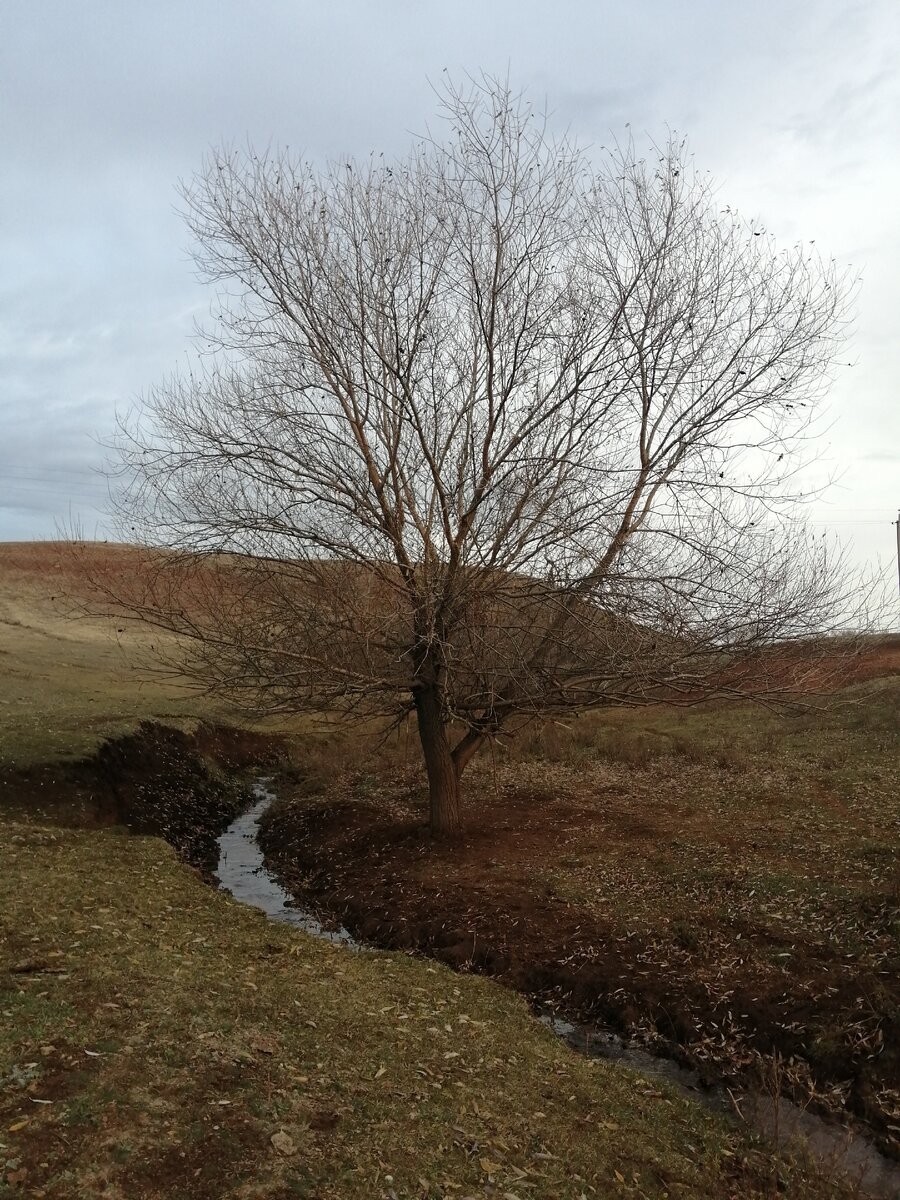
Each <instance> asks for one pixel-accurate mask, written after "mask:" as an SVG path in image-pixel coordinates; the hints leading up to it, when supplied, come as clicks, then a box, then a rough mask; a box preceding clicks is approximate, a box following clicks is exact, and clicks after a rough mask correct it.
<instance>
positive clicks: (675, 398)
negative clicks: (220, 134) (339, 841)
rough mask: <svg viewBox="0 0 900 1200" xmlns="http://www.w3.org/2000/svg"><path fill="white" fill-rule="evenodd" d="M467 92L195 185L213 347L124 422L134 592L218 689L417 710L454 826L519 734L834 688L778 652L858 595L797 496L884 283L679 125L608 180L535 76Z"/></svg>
mask: <svg viewBox="0 0 900 1200" xmlns="http://www.w3.org/2000/svg"><path fill="white" fill-rule="evenodd" d="M442 96H443V99H442V115H443V117H444V118H446V121H447V124H448V126H449V130H448V136H447V138H446V140H439V139H436V138H434V137H432V136H427V137H424V138H422V139H421V140H419V142H418V143H417V144H416V145H415V147H414V149H413V150H412V152H411V154H410V155H409V157H408V158H406V159H405V160H403V161H400V162H394V163H391V164H389V163H388V162H387V161H386V160H384V159H383V158H382V157H381V156H378V157H374V156H373V157H371V158H370V159H368V160H367V161H365V162H355V161H346V162H339V163H337V164H335V165H332V166H330V167H328V168H327V169H324V170H318V169H316V168H314V167H313V166H311V165H309V164H308V163H305V162H303V161H300V160H298V159H296V158H294V157H292V156H291V155H290V154H287V153H283V154H282V153H278V154H274V153H269V154H266V155H263V156H257V155H255V154H253V153H246V154H241V153H237V152H234V151H232V150H223V151H221V152H217V153H215V154H213V156H212V157H211V158H210V160H209V161H208V162H207V164H206V166H205V169H204V170H203V172H202V173H201V174H200V175H199V177H198V178H197V179H196V181H195V182H194V183H193V184H191V185H190V186H189V187H187V188H185V189H184V191H183V195H184V197H185V200H186V204H187V217H188V222H189V225H190V228H191V230H192V231H193V234H194V235H195V237H196V244H197V250H196V260H197V262H198V264H199V266H200V268H201V270H202V273H203V275H204V277H205V278H206V279H207V280H209V281H211V282H212V283H214V284H216V285H218V289H219V304H218V308H219V311H218V312H217V313H216V317H217V325H216V329H215V332H213V333H210V334H208V335H207V338H208V342H209V346H210V348H211V350H212V353H211V354H209V355H207V356H205V357H204V356H201V359H200V364H199V366H198V368H197V370H196V372H195V373H193V374H190V375H189V376H187V377H182V378H174V379H171V380H169V381H167V382H166V383H164V384H163V385H162V386H160V387H159V388H157V389H156V390H154V391H153V392H152V393H151V394H150V395H149V396H148V397H147V398H146V401H145V403H144V405H143V410H142V412H141V414H140V415H139V417H138V418H137V419H136V420H134V421H132V422H131V423H130V424H128V425H127V427H126V429H125V430H124V432H123V438H122V444H121V449H122V453H123V456H124V459H123V461H124V465H125V470H126V476H127V478H128V479H129V480H130V484H129V486H128V488H126V489H125V491H124V492H123V494H122V495H121V497H120V507H119V512H120V515H121V518H122V523H123V527H124V528H125V529H126V530H127V531H128V539H129V540H131V541H134V540H143V541H144V542H145V543H146V544H148V545H157V546H159V545H163V546H167V547H169V548H170V552H169V553H167V554H166V555H158V556H157V557H156V558H155V559H154V561H155V562H156V563H157V564H158V565H160V566H164V567H165V570H159V571H152V572H149V573H146V574H144V575H143V576H142V583H141V584H140V587H139V588H137V590H134V591H132V592H131V594H130V596H129V598H128V600H127V601H126V603H127V606H129V607H130V608H131V610H132V611H133V612H137V613H139V614H141V615H143V616H145V617H146V618H148V619H151V620H154V621H156V622H157V623H159V624H161V625H164V626H165V627H167V628H169V629H174V630H175V631H176V632H177V633H179V634H180V635H183V639H182V640H183V643H184V644H185V645H186V646H187V647H188V652H189V654H190V661H189V665H188V667H187V669H189V670H190V671H192V672H193V673H194V674H195V675H196V676H197V677H199V678H200V679H202V680H203V681H205V683H206V684H207V685H208V686H209V687H211V688H213V689H215V690H219V691H221V692H223V693H226V694H228V695H230V696H232V697H237V698H238V699H242V700H245V701H247V702H248V703H254V704H256V705H262V706H264V707H267V708H269V709H272V710H276V711H285V712H287V711H298V710H310V709H317V710H323V709H327V710H329V711H331V712H335V713H344V714H363V715H372V714H380V715H385V714H387V715H390V716H394V717H396V718H398V719H400V718H402V717H404V716H405V715H406V714H408V713H411V712H413V711H414V712H415V715H416V718H417V726H418V733H419V737H420V739H421V744H422V751H423V756H424V762H425V767H426V770H427V775H428V781H429V790H430V800H431V808H430V812H431V827H432V830H433V831H434V832H435V833H436V834H445V833H450V832H453V831H455V830H457V829H458V828H459V827H460V786H459V780H460V776H461V773H462V771H463V769H464V767H465V766H466V764H467V762H468V761H469V760H470V759H471V757H472V755H473V754H474V753H475V752H476V751H477V750H478V748H479V747H480V746H481V745H482V744H483V742H484V741H485V739H487V738H489V737H491V736H493V735H494V734H496V732H497V731H498V730H499V729H500V728H501V727H502V726H504V725H506V724H508V723H509V722H511V721H513V720H515V719H518V718H522V717H523V716H524V717H530V716H534V715H540V714H548V713H559V712H565V711H572V710H578V709H583V708H586V707H591V706H600V705H609V704H635V703H650V702H655V701H671V700H677V699H682V700H687V699H691V700H696V699H698V698H701V697H705V696H710V695H734V694H740V693H742V692H745V691H753V692H755V693H756V694H765V695H771V694H774V693H776V692H778V691H779V690H784V689H785V688H787V687H791V688H797V687H802V686H803V685H804V683H807V684H808V683H809V679H808V678H804V672H806V673H807V675H808V673H809V671H810V670H812V668H811V667H810V665H809V664H810V662H811V661H812V660H811V659H810V657H809V656H808V655H799V656H795V661H794V664H793V666H792V668H791V669H790V670H788V668H787V667H786V666H785V663H786V661H787V659H786V656H785V655H784V654H776V653H774V652H773V647H779V646H783V645H784V644H785V643H796V642H798V641H805V640H808V639H810V638H812V637H817V636H819V635H822V634H823V633H825V632H828V631H833V630H834V629H835V628H836V626H837V625H838V624H839V623H840V620H841V619H842V618H843V617H846V616H847V614H848V611H849V608H850V605H851V602H852V596H851V591H852V588H851V587H850V585H849V584H848V583H847V582H846V579H847V576H846V575H845V573H844V567H843V564H842V563H841V561H840V560H839V559H838V560H834V561H833V560H832V559H831V557H830V555H829V553H828V551H827V550H826V548H825V546H824V543H822V542H821V540H820V539H819V540H817V539H815V538H813V537H811V536H810V535H809V534H808V533H807V532H806V530H805V529H804V527H803V525H802V523H800V522H798V520H797V518H796V514H795V511H794V510H795V503H796V501H797V499H798V497H797V495H796V494H795V492H796V485H795V479H796V475H797V472H798V469H799V467H800V466H801V465H802V464H803V462H804V461H805V449H806V447H807V446H809V445H810V444H811V443H810V441H809V435H810V422H811V420H812V416H813V413H814V411H815V408H816V402H817V401H818V399H819V398H820V395H821V393H822V390H823V387H824V384H825V383H826V382H827V379H828V375H829V370H830V368H831V366H832V365H833V362H834V356H835V353H836V350H837V348H838V347H839V344H840V340H841V337H842V334H843V331H844V326H845V322H846V305H847V301H848V295H849V293H850V292H851V291H852V281H851V280H848V279H847V278H846V277H845V276H843V275H842V274H841V273H840V272H838V271H837V270H836V269H835V267H834V265H833V263H828V262H823V261H821V260H820V259H819V258H818V257H816V256H814V255H811V254H810V252H809V249H808V247H801V246H795V247H793V248H791V249H788V250H781V251H778V250H777V249H776V247H775V245H774V244H773V241H772V239H771V238H770V237H769V236H768V235H767V234H766V233H765V232H764V231H763V230H761V229H759V228H757V227H755V226H754V225H753V224H752V223H750V224H747V223H745V222H743V221H742V220H741V219H740V218H739V217H738V216H737V214H735V213H733V212H732V211H731V210H729V209H727V208H723V207H722V206H721V204H720V203H719V201H718V200H717V197H716V195H715V192H714V189H713V187H712V185H711V184H710V182H709V180H708V179H707V178H706V177H705V176H702V175H700V174H698V173H697V172H696V171H695V169H694V168H693V166H692V164H691V160H690V158H689V156H688V155H687V153H686V151H685V149H684V146H683V144H681V143H679V142H677V141H669V142H668V144H666V145H665V146H664V147H662V148H651V149H650V151H648V153H647V155H646V156H644V157H638V152H637V150H636V148H635V146H634V145H633V144H632V143H631V142H628V143H627V144H624V145H620V146H616V147H614V148H613V149H611V150H609V151H604V154H603V158H602V162H601V163H600V164H599V165H598V164H596V163H595V162H592V161H591V160H589V158H588V157H587V156H586V155H585V153H583V152H582V151H580V150H579V149H578V147H577V146H575V145H574V144H572V143H571V142H570V141H568V140H566V139H565V138H563V139H557V138H554V137H553V136H552V134H551V132H550V130H549V128H548V124H547V121H546V120H545V119H542V118H540V117H539V116H537V115H536V114H535V113H534V112H533V111H532V110H531V108H530V107H529V105H528V103H527V101H526V99H524V98H523V97H521V96H518V95H515V94H513V93H511V92H510V90H509V89H508V87H506V86H505V85H503V84H498V83H496V82H495V81H492V80H489V79H487V80H483V81H481V82H480V83H478V84H474V85H472V86H470V87H467V88H466V89H459V88H456V87H454V86H452V85H450V86H448V88H447V89H446V91H445V92H444V93H443V94H442ZM198 564H200V565H199V566H198ZM135 578H136V576H135ZM802 664H806V665H805V666H804V665H802Z"/></svg>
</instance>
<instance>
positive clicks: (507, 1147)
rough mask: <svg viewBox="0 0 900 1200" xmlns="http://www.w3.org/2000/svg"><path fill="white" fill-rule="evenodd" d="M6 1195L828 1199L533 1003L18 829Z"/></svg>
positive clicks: (9, 937)
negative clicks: (333, 941)
mask: <svg viewBox="0 0 900 1200" xmlns="http://www.w3.org/2000/svg"><path fill="white" fill-rule="evenodd" d="M0 879H2V884H0V905H2V921H3V929H4V934H5V947H4V955H3V957H4V962H3V964H2V966H3V970H2V971H0V1078H2V1079H3V1089H2V1094H0V1119H2V1124H0V1130H2V1132H0V1162H5V1171H4V1176H3V1178H2V1179H0V1195H3V1196H18V1195H28V1196H39V1197H47V1198H54V1200H55V1198H59V1200H63V1198H65V1200H68V1198H70V1197H76V1196H78V1197H82V1196H84V1197H92V1196H98V1197H99V1196H103V1197H109V1198H110V1200H112V1198H117V1197H122V1198H123V1200H124V1198H128V1200H134V1198H136V1197H166V1198H167V1200H173V1198H176V1197H192V1198H202V1197H222V1196H229V1197H230V1196H233V1197H251V1196H252V1197H273V1198H274V1197H277V1198H282V1197H288V1196H308V1197H313V1196H315V1197H319V1198H321V1200H324V1198H325V1197H334V1198H335V1200H351V1198H356V1197H359V1198H360V1200H362V1198H363V1197H365V1198H366V1200H368V1198H370V1197H391V1196H394V1195H396V1196H399V1197H429V1196H434V1197H437V1196H443V1197H446V1198H448V1200H449V1198H450V1197H453V1198H456V1197H468V1196H498V1197H512V1196H516V1197H519V1198H520V1200H525V1198H526V1197H529V1196H534V1197H542V1198H550V1197H573V1198H574V1197H579V1196H582V1195H584V1196H608V1195H622V1196H635V1197H638V1196H659V1197H662V1196H672V1197H675V1196H680V1197H687V1196H691V1197H729V1196H751V1195H761V1196H762V1195H767V1194H770V1190H772V1191H774V1190H778V1192H779V1194H786V1195H789V1196H797V1197H802V1196H810V1197H812V1196H827V1195H831V1194H838V1189H837V1188H836V1187H835V1188H832V1186H831V1185H829V1184H827V1183H825V1182H823V1181H821V1180H818V1181H817V1180H815V1179H806V1178H804V1175H803V1172H802V1171H800V1170H799V1169H798V1168H796V1167H793V1168H792V1167H788V1166H787V1165H786V1164H785V1162H784V1161H783V1160H781V1159H780V1158H773V1157H772V1156H771V1155H769V1154H767V1153H764V1152H762V1151H761V1150H760V1149H759V1148H756V1149H753V1148H752V1147H751V1146H750V1145H749V1144H748V1142H747V1141H746V1140H744V1139H742V1138H739V1137H738V1136H737V1135H735V1134H734V1133H733V1132H731V1131H729V1130H728V1129H727V1128H726V1127H725V1126H724V1125H723V1124H722V1123H721V1122H720V1121H718V1120H717V1119H715V1118H713V1117H712V1116H711V1115H708V1114H707V1113H706V1112H705V1111H704V1110H703V1109H701V1108H700V1107H699V1106H697V1105H696V1104H693V1103H690V1102H688V1101H685V1100H681V1099H679V1098H677V1097H676V1096H674V1095H669V1094H667V1092H666V1091H665V1089H664V1088H658V1087H652V1086H649V1085H648V1084H646V1083H645V1082H643V1081H641V1080H639V1079H636V1078H634V1077H632V1076H631V1075H630V1074H629V1072H628V1071H625V1070H621V1069H619V1068H614V1067H610V1066H606V1065H603V1064H591V1063H590V1062H588V1061H586V1060H583V1059H581V1058H579V1057H578V1056H577V1055H575V1054H573V1053H571V1052H570V1051H568V1050H567V1049H566V1048H565V1047H564V1046H563V1045H561V1044H560V1043H559V1042H558V1041H557V1040H556V1039H555V1038H554V1037H553V1036H552V1035H551V1034H549V1033H548V1032H546V1031H544V1030H543V1029H542V1028H541V1027H540V1026H538V1025H537V1023H536V1022H535V1021H534V1019H533V1018H532V1017H531V1016H530V1015H529V1014H528V1013H527V1011H526V1008H525V1005H524V1003H523V1002H522V1001H520V1000H518V999H517V998H516V997H515V996H514V995H513V994H512V993H510V992H506V991H504V990H503V989H501V988H499V987H498V986H497V985H495V984H492V983H490V982H489V981H486V980H479V979H477V978H473V977H457V976H455V975H453V974H451V972H450V971H449V970H447V969H446V968H443V967H436V966H429V965H428V964H427V963H425V962H423V961H421V960H416V959H411V958H408V957H406V956H403V955H387V954H352V953H349V952H347V951H342V950H340V949H335V948H332V947H331V946H329V945H327V944H322V943H318V942H315V941H314V940H313V939H311V938H310V937H308V936H305V935H302V934H300V933H296V932H292V931H290V930H287V929H285V928H284V927H279V926H273V925H271V924H270V923H267V922H266V920H265V918H263V917H262V916H261V915H259V914H256V913H254V912H253V911H251V910H248V909H244V908H241V907H240V906H238V905H236V904H234V903H232V902H230V901H228V900H227V899H225V898H224V897H223V896H221V895H219V894H217V893H215V892H214V891H212V890H211V889H209V888H207V887H204V885H202V884H201V883H199V882H198V880H197V879H196V877H195V876H194V875H193V874H192V873H190V872H189V871H188V870H187V869H186V868H184V867H183V866H181V865H180V864H178V863H177V862H176V861H175V859H174V856H173V855H172V854H171V853H170V852H169V850H168V849H167V847H166V846H165V845H164V844H163V843H161V842H159V841H156V840H153V839H142V838H133V837H127V836H124V835H121V834H117V833H115V832H91V833H85V832H78V831H71V830H66V831H60V830H54V829H51V828H36V827H34V826H32V825H17V826H12V827H7V828H6V829H5V830H4V851H3V861H2V865H0Z"/></svg>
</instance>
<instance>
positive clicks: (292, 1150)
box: [269, 1129, 297, 1157]
mask: <svg viewBox="0 0 900 1200" xmlns="http://www.w3.org/2000/svg"><path fill="white" fill-rule="evenodd" d="M269 1140H270V1141H271V1143H272V1145H273V1146H274V1147H275V1149H276V1150H277V1151H278V1153H279V1154H283V1155H285V1157H289V1156H290V1155H291V1154H296V1153H297V1147H296V1145H295V1144H294V1139H293V1138H292V1137H291V1136H290V1134H287V1133H285V1132H284V1130H283V1129H279V1130H278V1132H277V1133H273V1134H272V1136H271V1138H270V1139H269Z"/></svg>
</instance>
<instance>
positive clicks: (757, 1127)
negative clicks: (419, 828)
mask: <svg viewBox="0 0 900 1200" xmlns="http://www.w3.org/2000/svg"><path fill="white" fill-rule="evenodd" d="M270 783H271V780H270V779H268V778H263V779H260V780H258V781H257V783H256V785H255V786H254V788H253V799H254V803H253V805H252V807H251V808H250V809H249V810H247V811H246V812H244V813H243V814H241V815H240V816H239V817H237V818H236V819H235V820H234V821H233V822H232V823H231V825H229V827H228V828H227V829H226V830H225V831H224V833H223V834H222V835H221V836H220V837H219V839H218V846H219V865H218V868H217V871H216V877H217V879H218V882H219V886H220V887H221V888H222V889H223V890H225V891H227V892H229V893H230V894H231V895H232V896H233V897H234V898H235V899H236V900H238V901H240V902H241V903H244V904H249V905H251V906H253V907H255V908H258V909H260V910H261V911H263V912H264V913H265V914H266V915H267V916H268V917H269V918H270V919H271V920H274V921H279V922H284V923H286V924H290V925H293V926H294V927H296V928H300V929H303V930H305V931H306V932H308V933H311V934H312V935H313V936H315V937H320V938H324V939H326V940H328V941H331V942H333V943H338V944H342V945H344V946H345V947H346V948H347V949H349V950H357V949H360V948H362V946H363V945H364V944H365V943H361V942H359V941H357V940H356V939H355V938H354V937H353V935H352V934H351V933H350V932H349V931H348V930H347V929H346V928H345V927H344V925H341V924H339V923H338V921H337V919H336V918H335V917H334V915H333V913H332V914H331V915H329V914H327V913H326V912H323V911H322V909H321V907H319V908H318V909H317V911H316V912H313V911H312V910H311V909H309V908H307V907H304V905H303V898H302V896H298V897H296V898H294V897H292V895H291V894H290V893H289V892H288V891H286V890H285V888H284V887H283V886H282V885H281V883H279V881H278V879H277V878H276V877H275V875H273V874H272V872H271V871H270V870H269V868H268V866H267V859H266V856H265V855H264V853H263V848H262V845H261V831H265V830H267V829H268V834H267V835H266V836H267V840H270V841H271V837H272V832H271V826H270V824H269V822H268V821H267V819H266V818H267V815H268V814H269V810H270V809H271V808H272V806H273V804H274V803H275V801H276V799H277V797H276V795H275V793H274V792H273V791H272V790H271V787H270ZM272 823H273V824H274V825H275V826H276V827H277V823H278V810H277V808H276V809H275V811H274V813H273V814H272ZM317 913H318V915H317ZM366 940H367V942H369V943H370V944H372V945H374V946H376V947H377V946H378V945H379V944H380V945H383V946H384V947H385V948H387V947H388V946H391V944H392V943H391V940H390V939H389V938H384V937H382V938H381V939H380V940H379V939H378V938H377V937H376V939H375V940H374V942H373V941H372V940H371V939H369V938H367V939H366ZM407 949H408V947H407ZM431 957H440V956H439V955H437V954H434V953H432V955H431ZM455 965H457V966H459V965H460V964H455ZM462 965H463V966H464V967H467V968H469V969H472V968H473V967H474V966H476V964H475V962H474V960H470V961H469V962H468V963H465V964H462ZM531 998H532V1000H533V1002H534V1003H535V1009H536V1015H537V1016H538V1017H539V1019H540V1020H541V1021H542V1023H544V1024H545V1025H547V1026H548V1028H550V1029H551V1030H552V1031H553V1032H554V1033H555V1034H556V1035H557V1036H558V1037H560V1038H562V1039H563V1040H564V1041H566V1042H567V1043H568V1044H569V1045H570V1046H571V1047H572V1049H574V1050H576V1051H577V1052H579V1053H581V1054H585V1055H586V1056H588V1057H591V1058H598V1059H599V1058H602V1059H606V1060H608V1061H613V1062H617V1063H622V1064H624V1065H625V1066H627V1067H628V1068H629V1069H631V1070H632V1071H634V1072H635V1073H636V1074H638V1075H639V1076H641V1077H643V1078H644V1079H645V1080H647V1081H649V1082H651V1083H653V1082H663V1083H665V1084H666V1085H667V1086H669V1087H673V1088H674V1089H675V1090H676V1091H678V1092H680V1093H681V1094H682V1095H685V1096H687V1097H689V1098H691V1099H693V1100H699V1101H700V1102H701V1103H703V1104H705V1105H706V1106H707V1107H708V1108H711V1109H714V1110H716V1111H719V1112H722V1113H725V1114H726V1115H727V1116H729V1117H731V1118H732V1119H739V1120H740V1121H742V1122H743V1123H744V1124H746V1125H747V1126H748V1127H749V1128H750V1129H752V1130H754V1131H755V1132H757V1133H760V1134H762V1135H763V1136H765V1137H766V1138H768V1139H769V1140H770V1141H771V1142H773V1143H774V1144H776V1145H778V1146H779V1147H782V1148H784V1149H788V1150H790V1149H795V1148H796V1147H798V1146H800V1147H803V1148H804V1149H805V1151H806V1153H808V1154H809V1156H810V1157H811V1158H813V1159H814V1160H815V1161H817V1162H818V1163H819V1164H820V1165H821V1166H822V1167H824V1168H825V1170H826V1171H828V1172H829V1173H830V1174H831V1175H832V1176H835V1177H841V1178H843V1179H846V1180H848V1181H849V1182H851V1183H853V1184H854V1185H855V1186H856V1187H857V1188H858V1192H859V1194H860V1195H861V1196H869V1197H872V1198H873V1200H898V1198H900V1166H898V1165H897V1164H896V1163H895V1162H893V1161H891V1160H890V1159H889V1158H887V1157H886V1156H884V1155H883V1154H881V1153H880V1152H879V1150H878V1148H877V1147H876V1146H875V1145H874V1144H873V1142H872V1141H870V1140H869V1139H868V1138H867V1137H866V1136H864V1135H861V1134H859V1133H854V1132H851V1131H850V1130H847V1129H844V1128H842V1127H841V1126H839V1125H836V1124H834V1123H833V1122H829V1121H825V1120H823V1119H822V1118H820V1117H817V1116H815V1115H814V1114H812V1113H810V1112H807V1111H805V1110H804V1109H803V1108H801V1107H799V1106H798V1105H795V1104H793V1103H792V1102H791V1101H790V1100H789V1099H787V1098H786V1097H785V1096H781V1095H778V1094H774V1095H773V1094H770V1093H766V1092H764V1091H760V1090H753V1089H751V1090H749V1091H745V1092H742V1093H739V1094H738V1095H735V1093H734V1092H732V1090H731V1089H730V1088H729V1087H727V1086H725V1085H724V1084H722V1083H719V1084H712V1083H711V1082H710V1081H709V1080H708V1079H704V1078H702V1077H701V1076H700V1074H699V1073H698V1072H697V1071H696V1070H692V1069H690V1068H687V1067H685V1066H682V1065H679V1064H678V1063H676V1062H675V1061H674V1060H673V1059H671V1058H665V1057H662V1056H660V1055H654V1054H652V1053H650V1052H649V1051H648V1050H647V1049H645V1048H643V1047H641V1046H640V1045H637V1044H636V1043H634V1042H631V1041H629V1040H628V1039H627V1038H625V1037H623V1036H620V1035H619V1034H618V1033H617V1032H615V1031H614V1030H613V1029H611V1028H609V1027H605V1026H602V1025H599V1024H597V1023H596V1022H592V1023H582V1024H574V1023H572V1022H570V1021H566V1020H565V1019H563V1018H562V1017H561V1016H560V1015H559V1011H558V1007H557V1004H558V1001H559V996H558V995H557V996H555V998H554V999H555V1002H556V1003H555V1004H554V1005H553V1006H546V1005H544V1006H542V1005H541V1004H540V1003H538V1002H537V1001H536V998H535V997H534V995H532V997H531Z"/></svg>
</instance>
